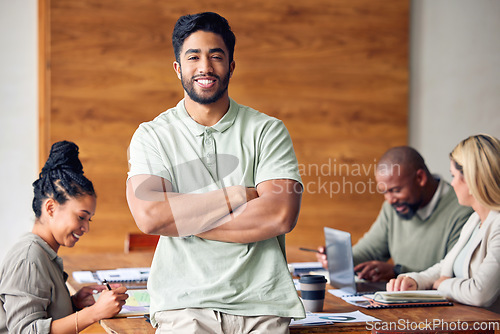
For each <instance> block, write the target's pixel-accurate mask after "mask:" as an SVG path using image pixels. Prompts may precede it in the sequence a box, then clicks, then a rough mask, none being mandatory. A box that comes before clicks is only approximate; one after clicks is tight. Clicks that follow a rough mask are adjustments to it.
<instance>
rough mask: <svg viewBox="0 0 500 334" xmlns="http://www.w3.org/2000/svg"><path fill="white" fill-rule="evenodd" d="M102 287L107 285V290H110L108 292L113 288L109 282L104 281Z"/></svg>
mask: <svg viewBox="0 0 500 334" xmlns="http://www.w3.org/2000/svg"><path fill="white" fill-rule="evenodd" d="M102 285H105V286H106V288H108V290H111V286H110V285H109V283H108V281H106V280H103V281H102Z"/></svg>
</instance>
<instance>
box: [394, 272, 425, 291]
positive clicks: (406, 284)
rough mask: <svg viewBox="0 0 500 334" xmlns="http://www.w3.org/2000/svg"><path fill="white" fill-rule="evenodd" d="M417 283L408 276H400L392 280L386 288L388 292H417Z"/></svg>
mask: <svg viewBox="0 0 500 334" xmlns="http://www.w3.org/2000/svg"><path fill="white" fill-rule="evenodd" d="M417 287H418V286H417V282H415V280H414V279H413V278H410V277H408V276H403V275H399V276H398V277H397V278H393V279H391V280H390V281H389V282H388V283H387V286H386V290H387V291H407V290H417Z"/></svg>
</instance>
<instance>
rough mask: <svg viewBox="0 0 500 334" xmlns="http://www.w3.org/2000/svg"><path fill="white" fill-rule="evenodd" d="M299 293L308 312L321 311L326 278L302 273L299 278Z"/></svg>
mask: <svg viewBox="0 0 500 334" xmlns="http://www.w3.org/2000/svg"><path fill="white" fill-rule="evenodd" d="M299 283H300V295H301V298H302V303H303V304H304V308H305V309H306V311H308V312H321V311H323V303H324V301H325V286H326V278H325V276H323V275H302V276H301V277H300V278H299Z"/></svg>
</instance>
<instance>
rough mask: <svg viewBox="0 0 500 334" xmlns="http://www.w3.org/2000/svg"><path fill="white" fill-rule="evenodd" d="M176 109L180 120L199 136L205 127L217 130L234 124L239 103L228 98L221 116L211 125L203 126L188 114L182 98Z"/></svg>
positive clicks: (224, 129)
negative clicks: (227, 106)
mask: <svg viewBox="0 0 500 334" xmlns="http://www.w3.org/2000/svg"><path fill="white" fill-rule="evenodd" d="M177 109H178V110H179V111H180V114H179V116H180V117H181V119H182V121H183V122H184V123H185V124H186V125H187V127H188V128H189V130H190V131H191V133H192V134H193V135H195V136H201V135H203V133H204V132H205V131H206V129H208V128H211V129H213V130H215V131H218V132H224V131H226V130H227V129H228V128H229V127H231V125H233V124H234V121H235V119H236V116H237V115H238V110H239V105H238V104H237V103H236V102H235V101H234V100H233V99H231V98H229V109H228V111H227V112H226V113H225V114H224V116H222V118H221V119H220V120H219V121H218V122H217V123H216V124H214V125H213V126H210V127H209V126H204V125H201V124H199V123H197V122H196V121H195V120H194V119H192V118H191V116H189V114H188V112H187V110H186V107H185V106H184V99H182V100H181V101H180V102H179V103H178V104H177Z"/></svg>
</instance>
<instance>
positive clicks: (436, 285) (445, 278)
mask: <svg viewBox="0 0 500 334" xmlns="http://www.w3.org/2000/svg"><path fill="white" fill-rule="evenodd" d="M449 278H451V277H448V276H441V277H439V279H438V280H436V281H435V282H434V284H433V285H432V288H433V289H434V290H437V289H438V288H439V285H440V284H441V283H442V282H443V281H444V280H447V279H449Z"/></svg>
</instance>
